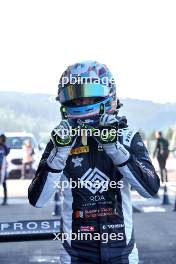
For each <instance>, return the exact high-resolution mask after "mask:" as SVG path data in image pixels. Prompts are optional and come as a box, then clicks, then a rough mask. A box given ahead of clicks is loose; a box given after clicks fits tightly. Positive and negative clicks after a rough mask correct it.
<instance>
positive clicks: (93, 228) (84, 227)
mask: <svg viewBox="0 0 176 264" xmlns="http://www.w3.org/2000/svg"><path fill="white" fill-rule="evenodd" d="M80 230H81V231H83V232H87V231H95V227H94V226H81V227H80Z"/></svg>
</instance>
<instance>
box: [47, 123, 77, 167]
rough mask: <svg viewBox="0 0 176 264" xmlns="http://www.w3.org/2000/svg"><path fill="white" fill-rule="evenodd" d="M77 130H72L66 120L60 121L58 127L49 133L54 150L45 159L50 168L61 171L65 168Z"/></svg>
mask: <svg viewBox="0 0 176 264" xmlns="http://www.w3.org/2000/svg"><path fill="white" fill-rule="evenodd" d="M77 129H78V127H77V128H72V127H71V125H70V124H69V121H68V120H62V121H61V123H60V124H59V126H57V127H56V128H54V129H53V131H52V132H51V140H52V142H53V145H54V148H53V149H52V151H51V153H50V155H49V156H48V158H47V164H48V166H49V167H50V168H52V169H54V170H58V171H62V170H63V169H64V167H65V164H66V160H67V158H68V155H69V153H70V151H71V149H72V147H73V146H74V144H75V142H76V138H77V135H76V132H77Z"/></svg>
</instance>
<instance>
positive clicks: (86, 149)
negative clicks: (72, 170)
mask: <svg viewBox="0 0 176 264" xmlns="http://www.w3.org/2000/svg"><path fill="white" fill-rule="evenodd" d="M87 152H89V146H84V147H79V148H75V149H72V150H71V151H70V155H74V154H80V153H87Z"/></svg>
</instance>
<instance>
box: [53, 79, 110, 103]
mask: <svg viewBox="0 0 176 264" xmlns="http://www.w3.org/2000/svg"><path fill="white" fill-rule="evenodd" d="M108 94H109V88H108V87H107V86H105V85H102V84H92V83H87V84H69V85H67V86H65V87H63V88H62V89H61V91H60V93H59V96H58V97H57V99H59V101H60V103H61V104H63V103H66V102H68V101H71V100H74V99H77V98H84V97H103V98H105V97H107V96H108Z"/></svg>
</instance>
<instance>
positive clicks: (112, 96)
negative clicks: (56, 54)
mask: <svg viewBox="0 0 176 264" xmlns="http://www.w3.org/2000/svg"><path fill="white" fill-rule="evenodd" d="M72 77H74V78H76V80H77V81H76V82H75V79H74V84H73V83H72ZM85 77H87V78H88V79H89V81H88V82H86V81H87V80H88V79H86V80H85V81H84V78H85ZM80 78H82V79H81V83H80ZM105 78H106V83H105V81H104V80H105ZM62 80H68V81H67V82H66V83H65V84H63V83H62ZM82 81H83V82H82ZM57 100H58V101H59V102H60V103H61V105H62V106H63V108H62V107H61V109H62V110H61V112H62V117H63V120H62V121H61V122H60V124H59V126H58V127H57V128H55V129H54V130H53V131H52V132H51V140H50V141H49V142H48V144H47V146H46V149H45V151H44V153H43V155H42V158H41V161H40V164H39V167H38V169H37V172H36V175H35V178H34V179H33V180H32V183H31V184H30V186H29V190H28V199H29V202H30V204H31V205H33V206H35V207H43V206H44V205H46V203H47V202H48V201H49V199H50V198H51V197H52V195H53V193H54V192H55V191H56V190H57V187H58V185H57V184H60V183H62V182H66V183H67V182H68V183H70V181H71V180H72V181H74V182H76V183H77V185H76V187H75V188H72V187H71V186H70V185H69V186H68V187H65V188H64V190H63V196H64V199H63V207H62V208H63V210H62V218H61V223H62V224H61V226H62V230H61V232H62V234H65V235H66V237H67V241H64V243H63V246H64V249H65V251H64V249H62V250H61V251H60V258H61V263H62V264H83V263H84V264H93V263H94V264H99V263H104V264H110V263H111V264H122V263H128V264H138V263H139V260H138V250H137V247H136V243H135V239H134V232H133V220H132V201H131V186H133V188H134V189H135V190H137V191H138V192H139V194H140V195H142V196H144V197H146V198H151V197H153V196H155V195H156V193H157V192H158V189H159V186H160V184H159V178H158V176H157V174H156V172H155V169H154V167H153V165H152V163H151V160H150V158H149V155H148V151H147V149H146V148H145V145H144V143H143V141H142V139H141V136H140V134H139V133H138V132H137V131H135V130H132V129H130V128H129V127H128V125H127V121H126V119H125V117H120V116H119V115H118V109H119V107H120V103H119V100H118V98H117V95H116V85H115V82H114V79H113V77H112V75H111V73H110V71H109V69H108V68H107V66H106V65H104V64H100V63H98V62H96V61H86V62H81V63H76V64H74V65H71V66H69V67H68V68H67V69H66V71H65V72H64V73H63V75H62V76H61V79H60V82H59V87H58V96H57ZM112 125H113V127H115V130H116V133H117V132H118V131H119V135H118V137H115V139H113V138H112V137H109V136H108V137H107V138H106V139H105V138H104V137H103V136H102V137H101V135H99V136H97V137H96V136H95V134H94V135H88V136H87V137H86V136H83V135H79V136H78V135H74V136H73V135H68V134H67V136H64V137H63V136H62V131H63V130H67V132H68V131H71V130H72V129H73V128H75V129H78V127H83V128H86V129H87V128H88V129H89V128H91V129H92V131H93V130H94V128H98V131H102V129H105V128H107V127H108V129H111V128H112ZM118 129H119V130H118ZM120 129H121V133H120ZM116 135H117V134H116ZM79 181H82V182H85V183H86V182H90V181H91V183H92V184H93V185H87V184H86V185H83V187H79V185H78V182H79ZM97 181H98V182H99V183H100V184H102V183H108V186H107V189H106V190H105V189H103V187H102V186H99V188H98V187H94V184H95V183H96V182H97ZM121 181H122V182H121ZM109 182H115V183H116V186H115V188H113V187H111V186H110V185H109ZM119 182H121V183H122V185H123V186H121V188H120V187H119V188H118V183H119ZM83 233H84V234H88V239H87V240H86V239H82V240H80V239H78V235H79V234H83ZM90 233H91V234H92V235H93V236H94V235H96V234H97V233H98V234H99V235H100V236H99V239H98V240H94V239H93V240H92V239H89V234H90ZM70 234H74V235H75V234H76V235H77V236H76V237H77V238H76V239H73V238H72V236H71V237H70ZM104 234H105V235H108V241H107V242H106V243H105V241H104V240H103V235H104ZM112 234H113V235H115V237H116V239H112V238H111V235H112ZM120 234H121V236H122V237H121V238H120V239H118V236H119V235H120ZM62 242H63V240H62ZM58 244H60V245H61V243H58Z"/></svg>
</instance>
